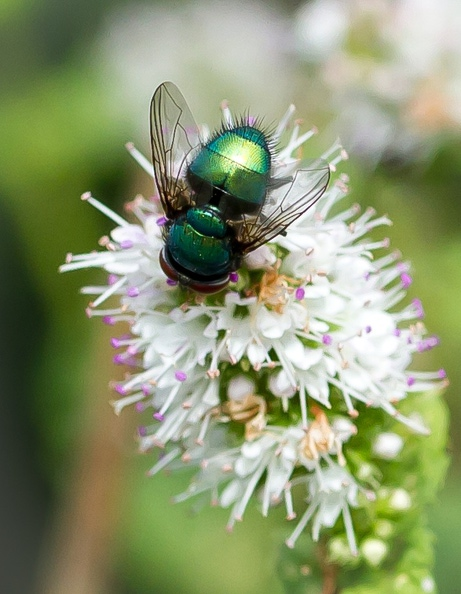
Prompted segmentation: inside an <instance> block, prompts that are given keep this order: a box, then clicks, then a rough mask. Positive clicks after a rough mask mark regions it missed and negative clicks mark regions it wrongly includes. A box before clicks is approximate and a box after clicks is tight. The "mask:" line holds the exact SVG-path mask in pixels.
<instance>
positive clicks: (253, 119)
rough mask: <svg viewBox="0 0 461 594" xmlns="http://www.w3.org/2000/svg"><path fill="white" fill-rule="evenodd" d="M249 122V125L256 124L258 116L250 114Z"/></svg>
mask: <svg viewBox="0 0 461 594" xmlns="http://www.w3.org/2000/svg"><path fill="white" fill-rule="evenodd" d="M247 123H248V125H249V126H254V125H255V124H256V118H255V117H254V116H251V115H249V116H248V117H247Z"/></svg>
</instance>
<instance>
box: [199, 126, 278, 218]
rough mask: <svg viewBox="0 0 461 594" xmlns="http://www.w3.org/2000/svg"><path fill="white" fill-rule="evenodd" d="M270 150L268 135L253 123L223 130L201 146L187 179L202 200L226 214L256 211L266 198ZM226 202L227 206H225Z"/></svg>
mask: <svg viewBox="0 0 461 594" xmlns="http://www.w3.org/2000/svg"><path fill="white" fill-rule="evenodd" d="M270 168H271V153H270V149H269V145H268V142H267V138H266V136H265V134H264V133H263V132H262V131H261V130H259V129H257V128H255V127H253V126H238V127H235V128H232V129H229V130H224V131H223V132H221V133H220V134H218V135H217V136H216V137H215V138H213V139H212V140H210V142H208V143H207V144H206V145H204V146H203V147H201V149H200V150H199V152H198V153H197V155H196V156H195V157H194V159H193V160H192V161H191V163H190V164H189V168H188V180H189V183H190V185H191V187H192V189H193V190H194V191H195V192H196V193H197V194H198V195H199V201H200V199H202V200H203V196H205V199H204V200H203V201H207V202H208V201H211V202H212V203H216V204H217V205H219V207H220V209H221V210H222V211H223V212H224V211H225V212H226V215H227V216H229V215H231V216H232V215H233V214H236V215H238V214H241V213H252V212H256V211H257V210H258V209H259V207H260V206H261V205H262V203H263V202H264V200H265V197H266V192H267V185H268V183H269V179H270ZM223 205H224V207H223Z"/></svg>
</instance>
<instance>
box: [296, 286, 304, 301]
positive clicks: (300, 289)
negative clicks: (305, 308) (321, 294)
mask: <svg viewBox="0 0 461 594" xmlns="http://www.w3.org/2000/svg"><path fill="white" fill-rule="evenodd" d="M305 294H306V291H305V290H304V289H303V287H298V288H297V289H296V291H295V297H296V299H297V300H298V301H301V299H304V295H305Z"/></svg>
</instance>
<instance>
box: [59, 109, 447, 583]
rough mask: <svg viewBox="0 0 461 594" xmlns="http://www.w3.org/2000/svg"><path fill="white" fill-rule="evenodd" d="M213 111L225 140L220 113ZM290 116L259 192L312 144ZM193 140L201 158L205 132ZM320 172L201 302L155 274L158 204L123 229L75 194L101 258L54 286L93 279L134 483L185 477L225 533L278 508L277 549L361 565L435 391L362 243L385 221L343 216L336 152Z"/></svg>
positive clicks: (378, 541)
mask: <svg viewBox="0 0 461 594" xmlns="http://www.w3.org/2000/svg"><path fill="white" fill-rule="evenodd" d="M222 110H223V117H224V120H225V121H226V122H228V124H229V123H230V124H232V122H233V121H234V120H233V116H232V114H231V112H230V110H229V108H228V106H227V104H223V105H222ZM293 114H294V108H293V107H290V109H289V110H288V112H287V113H286V114H285V116H284V117H283V118H282V120H281V122H280V124H279V126H278V127H277V129H276V131H275V140H276V141H277V142H278V145H279V147H280V148H278V150H277V151H276V152H275V155H274V159H273V164H272V169H273V170H272V172H271V175H272V176H273V177H277V176H280V175H284V176H287V175H289V176H294V173H295V171H296V169H297V168H299V167H301V166H302V162H301V161H300V159H299V155H300V147H301V146H302V145H304V143H305V142H306V141H307V140H308V139H309V138H310V137H311V136H312V135H313V134H314V130H311V131H309V132H306V133H301V131H300V124H299V122H297V121H296V120H294V117H293ZM201 135H202V137H201V141H202V142H203V143H206V141H207V138H209V137H210V133H209V131H208V129H207V128H206V127H203V128H202V129H201ZM284 139H287V140H286V141H285V143H284V142H283V141H284ZM127 148H128V150H129V151H130V153H131V154H132V156H133V157H134V158H135V159H136V160H137V162H138V163H139V164H140V165H141V167H143V168H144V169H145V170H146V172H147V173H148V174H149V175H153V169H152V166H151V164H150V162H149V161H148V160H147V159H146V158H145V157H144V156H143V155H141V154H140V153H139V152H138V151H137V150H136V149H135V148H134V146H133V145H131V144H130V145H128V146H127ZM305 151H306V152H307V149H305ZM321 157H322V159H324V160H326V161H328V162H329V166H330V171H331V174H332V179H331V181H330V185H329V188H328V189H327V190H326V192H325V193H324V194H323V196H322V197H321V199H320V200H318V201H317V202H316V204H315V205H314V206H313V207H312V208H310V209H309V210H307V211H306V212H305V213H304V214H303V215H302V216H300V217H299V218H298V219H297V220H296V221H295V222H294V223H293V224H291V225H290V226H289V227H288V228H287V230H286V232H285V233H284V234H281V235H278V236H277V237H275V238H274V239H272V240H271V241H270V242H269V243H266V244H265V245H262V246H261V247H259V248H258V249H256V250H255V251H253V252H250V253H249V254H248V255H247V256H246V257H245V258H244V260H243V264H242V266H241V267H240V269H239V270H238V271H236V272H235V273H233V274H232V275H231V279H230V284H229V285H228V286H227V287H226V288H225V289H223V290H222V291H220V292H218V293H216V294H213V295H203V294H200V293H197V292H194V291H191V290H189V289H187V288H185V287H183V286H181V285H180V284H178V283H177V282H176V281H172V280H170V279H168V278H167V277H166V276H165V274H164V272H163V270H162V268H161V265H160V263H159V253H160V251H161V250H162V248H163V245H164V238H163V237H164V234H162V228H163V227H164V226H165V224H167V220H166V218H165V213H164V212H163V211H162V208H161V205H160V200H159V198H158V196H157V195H154V196H153V197H151V198H148V199H147V198H144V197H142V196H137V197H136V198H135V199H134V200H133V201H132V202H129V203H128V204H127V206H126V210H127V218H122V217H121V216H119V215H118V214H116V213H114V212H113V211H111V210H109V209H108V208H106V207H105V206H103V205H102V204H101V203H100V202H99V201H98V200H96V199H95V198H93V197H92V196H91V195H90V194H84V195H83V197H82V198H83V199H84V200H85V201H86V202H87V203H89V204H91V205H92V206H94V207H96V208H97V209H99V210H100V211H102V212H103V213H105V214H106V215H107V216H108V217H109V218H110V219H112V220H113V222H114V223H115V228H114V229H113V231H112V232H111V235H110V237H104V238H102V240H101V241H100V245H102V247H103V249H102V250H101V251H98V252H92V253H89V254H82V255H69V256H68V257H67V261H66V263H65V264H64V265H63V266H62V267H61V270H62V271H71V270H77V269H83V268H89V267H97V268H101V269H103V271H104V272H105V274H106V277H105V278H106V281H105V283H103V284H101V285H100V286H91V287H85V288H84V289H83V293H85V294H89V295H91V296H92V297H91V298H92V301H91V302H90V304H89V306H88V308H87V314H88V316H89V317H100V318H101V319H102V321H103V322H104V323H105V324H108V325H110V326H113V327H114V337H113V338H112V341H111V342H112V346H113V347H114V349H115V351H116V354H115V356H114V363H115V364H118V365H123V366H125V367H127V368H129V369H130V373H129V374H128V375H127V376H126V379H125V380H124V381H122V382H117V383H114V384H113V389H114V392H115V394H116V399H114V402H113V406H114V409H115V412H116V413H117V414H119V413H120V412H121V411H122V410H123V409H124V408H126V407H128V406H131V407H134V409H135V410H136V411H137V412H138V413H140V414H141V417H142V419H143V421H142V424H141V425H140V426H139V429H138V433H139V447H140V450H141V451H142V452H152V455H153V457H154V462H153V463H152V466H151V468H150V470H149V472H148V474H149V475H155V474H157V473H158V472H159V471H161V470H162V469H166V468H168V469H176V468H181V467H191V468H195V469H196V474H195V477H194V478H193V480H192V482H191V483H190V484H189V485H188V486H186V485H185V490H184V492H183V493H181V494H179V495H178V496H177V497H176V501H183V500H185V499H189V498H192V497H202V498H205V499H208V501H209V502H210V503H211V504H213V505H218V506H222V507H225V508H229V510H230V511H229V520H228V524H227V528H228V530H232V529H233V528H234V525H235V523H236V522H237V521H240V520H242V518H243V516H244V514H245V511H246V510H247V508H248V507H249V506H250V505H256V506H258V507H259V508H260V509H261V511H262V513H263V515H264V516H266V515H268V514H269V512H270V511H271V509H272V508H273V507H275V506H284V508H285V510H286V518H287V520H289V521H291V522H293V523H294V524H293V527H292V528H291V529H290V528H289V527H287V532H286V544H287V545H288V546H289V547H294V546H295V544H296V541H297V540H298V538H299V537H300V535H301V534H302V533H305V532H306V531H307V532H308V533H309V534H310V537H311V539H312V540H313V541H314V542H319V541H320V544H321V545H322V547H324V549H325V550H326V551H327V562H328V563H332V564H337V565H338V566H342V565H343V566H350V567H356V566H357V564H360V563H364V564H365V565H367V564H368V565H367V566H371V567H376V566H377V565H379V564H380V563H381V562H382V561H383V560H384V559H386V558H387V555H388V553H389V551H390V550H391V548H392V547H391V545H390V542H391V540H392V538H397V537H399V530H398V528H397V527H396V526H397V525H398V523H397V520H398V517H399V514H404V513H405V512H406V511H407V510H408V509H410V508H412V506H413V507H415V506H416V503H415V501H416V499H417V498H416V499H415V493H416V491H414V490H415V489H416V487H415V481H409V482H408V484H407V482H405V481H401V482H400V484H397V482H398V481H397V480H396V477H397V476H398V472H397V473H396V469H398V468H399V467H400V466H402V464H403V462H402V460H406V461H407V462H406V463H408V465H409V468H410V469H411V467H412V464H413V462H412V458H411V456H413V454H414V446H413V445H412V443H414V440H415V439H418V438H417V435H418V434H420V435H426V434H428V433H429V429H428V426H427V424H426V421H425V420H424V418H423V414H422V412H423V411H422V410H421V405H418V401H417V400H416V399H415V394H421V393H423V392H427V393H430V392H431V391H433V390H434V389H436V388H439V387H441V386H443V385H444V384H445V383H446V379H445V373H444V371H443V370H438V371H434V372H430V371H417V370H416V369H415V368H414V365H413V359H414V357H416V356H418V357H419V354H420V353H423V352H425V351H428V350H430V349H432V348H433V347H434V346H436V345H437V344H438V338H437V337H435V336H431V335H429V334H427V332H426V329H425V327H424V324H423V321H422V320H423V317H424V311H423V308H422V305H421V302H420V301H419V300H418V299H409V298H408V297H407V291H408V289H409V287H410V285H411V282H412V279H411V276H410V266H409V264H408V263H407V262H405V261H402V260H401V259H400V255H399V253H398V252H396V251H390V250H389V241H388V239H386V238H384V239H376V238H375V235H376V229H378V228H381V227H386V226H388V225H389V224H390V220H389V219H388V218H387V217H385V216H377V215H376V213H375V212H374V211H373V209H368V210H366V211H364V212H363V213H361V212H360V209H359V207H358V206H357V205H353V206H345V207H342V203H343V201H344V200H345V198H346V196H347V194H348V178H347V176H346V175H344V174H341V173H339V172H338V168H339V167H340V165H341V163H342V161H343V160H344V159H346V158H347V155H346V153H345V151H344V149H343V148H342V147H341V146H340V145H339V144H335V145H334V146H333V147H332V148H331V149H330V150H329V151H327V152H326V153H325V154H323V155H322V156H321ZM176 158H177V159H178V162H179V163H182V162H184V159H185V158H186V154H185V153H184V154H183V155H181V154H179V155H176ZM178 175H181V173H179V174H178ZM294 179H295V181H294V183H296V177H295V178H294ZM184 183H186V182H184ZM372 235H373V237H371V236H372ZM127 330H128V331H127ZM403 411H404V412H403ZM406 449H408V451H409V452H410V453H409V454H408V455H406V454H405V451H406ZM405 456H407V457H405ZM408 456H409V457H408ZM392 469H394V470H392ZM386 481H388V482H386ZM402 502H403V503H402ZM400 538H403V536H402V535H400ZM319 546H320V545H319ZM325 547H326V548H325ZM399 576H400V580H402V578H401V574H399ZM423 578H425V579H426V578H427V579H432V578H430V576H429V577H428V575H427V572H426V573H425V574H424V576H423V577H422V578H421V580H422V579H423ZM418 579H419V578H418ZM426 583H427V582H426ZM389 591H390V590H389ZM396 591H397V590H396Z"/></svg>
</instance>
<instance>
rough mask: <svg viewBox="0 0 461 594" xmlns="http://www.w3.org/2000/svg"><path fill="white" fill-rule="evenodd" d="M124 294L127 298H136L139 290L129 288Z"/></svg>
mask: <svg viewBox="0 0 461 594" xmlns="http://www.w3.org/2000/svg"><path fill="white" fill-rule="evenodd" d="M126 294H127V295H128V297H137V296H138V295H139V289H138V287H130V288H129V289H128V291H127V292H126Z"/></svg>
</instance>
